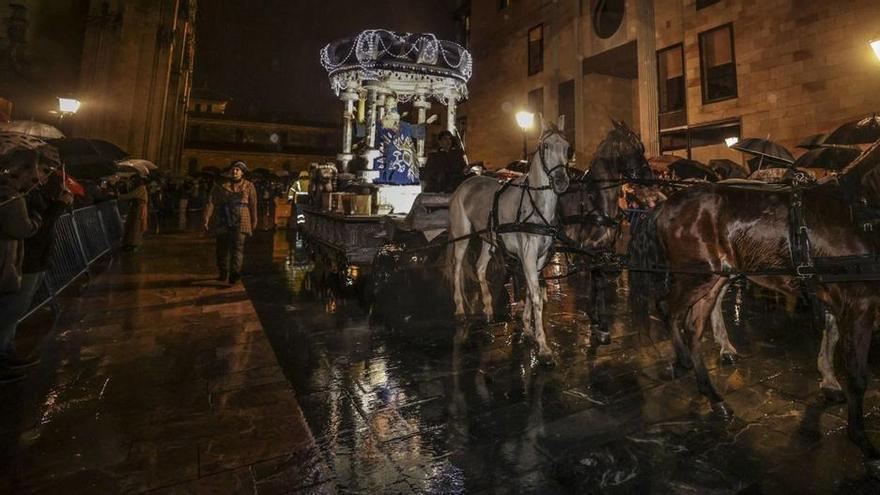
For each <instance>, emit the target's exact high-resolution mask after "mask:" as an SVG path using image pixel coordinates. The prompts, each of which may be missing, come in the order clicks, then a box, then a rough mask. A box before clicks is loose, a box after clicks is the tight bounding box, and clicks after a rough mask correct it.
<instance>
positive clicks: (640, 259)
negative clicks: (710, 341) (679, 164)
mask: <svg viewBox="0 0 880 495" xmlns="http://www.w3.org/2000/svg"><path fill="white" fill-rule="evenodd" d="M878 165H880V142H878V143H875V144H874V145H873V146H872V147H871V148H869V149H868V150H867V151H865V153H863V154H862V155H861V156H860V157H859V158H858V159H857V160H856V161H855V162H853V163H852V164H851V165H850V166H848V167H847V168H846V169H844V170H843V171H842V173H841V175H840V176H839V177H838V178H830V179H829V180H825V181H824V182H821V183H820V184H819V185H817V186H814V187H810V188H807V189H804V190H803V193H802V198H803V209H802V211H803V215H804V223H805V225H806V228H807V232H808V237H809V241H810V244H811V246H812V249H811V254H812V256H813V257H817V258H818V257H839V256H851V255H876V254H877V253H878V248H880V236H878V234H877V233H874V232H873V231H871V230H870V229H865V228H863V227H862V225H861V224H860V222H859V223H856V222H854V221H853V217H854V215H853V212H854V211H858V205H859V204H868V205H869V206H874V207H877V206H878V205H880V202H878V198H880V188H878V180H877V175H878V172H877V170H878ZM790 204H791V192H790V191H788V190H777V191H769V192H768V191H761V190H756V189H752V188H747V187H735V186H730V185H713V184H705V185H698V186H694V187H691V188H688V189H685V190H682V191H680V192H679V193H676V194H674V195H673V196H672V197H670V198H669V200H667V201H666V202H665V203H664V204H662V205H660V206H659V207H658V208H656V209H655V210H654V212H652V214H651V216H650V217H649V219H648V220H647V221H646V222H644V223H643V224H642V225H643V228H642V229H640V230H639V231H637V232H636V233H635V234H634V236H633V239H632V241H631V243H630V262H631V263H632V264H633V268H636V269H638V268H643V269H644V268H657V267H664V268H668V270H669V271H670V272H671V273H670V276H669V278H668V279H666V278H665V276H664V275H662V274H659V276H658V274H657V273H649V272H644V271H642V272H639V271H636V270H634V271H631V272H630V293H631V298H632V301H631V303H632V304H631V307H632V309H633V311H634V313H635V316H636V317H637V320H640V321H641V324H642V325H647V324H649V323H648V316H649V314H648V311H647V309H654V310H658V309H660V310H661V311H659V313H660V316H661V317H662V318H663V319H664V320H665V321H666V324H667V326H668V328H669V329H670V331H671V332H672V337H673V342H674V344H675V349H676V354H677V357H678V359H679V363H681V364H684V365H691V364H692V366H693V369H694V372H695V374H696V377H697V382H698V387H699V390H700V393H701V394H702V395H704V396H705V397H707V398H708V399H709V400H710V401H711V403H712V406H713V409H714V410H715V411H717V412H718V413H720V414H722V415H725V416H727V415H730V414H731V411H730V410H729V409H728V407H727V406H726V404H725V402H724V399H723V398H722V397H721V396H720V395H719V394H718V392H717V391H716V390H715V387H714V386H713V385H712V381H711V380H710V378H709V373H708V372H707V370H706V365H705V363H704V362H703V358H702V354H701V352H700V341H701V337H702V336H703V333H704V332H705V331H706V330H707V329H711V315H712V310H713V308H714V307H715V304H716V299H717V298H718V297H719V294H720V293H721V292H722V290H723V288H724V287H725V285H726V284H727V282H728V277H726V276H722V275H720V274H717V272H724V271H739V272H756V271H760V270H766V269H768V268H769V269H773V268H777V269H779V268H788V267H792V264H793V262H792V242H791V239H790V234H789V230H790V214H791V212H790ZM695 269H696V270H704V271H705V272H707V274H705V275H696V274H693V273H682V271H685V270H695ZM676 270H678V271H679V273H675V271H676ZM708 272H715V273H711V274H710V273H708ZM777 273H778V272H777ZM748 278H749V280H751V281H752V282H754V283H755V284H758V285H760V286H763V287H765V288H768V289H771V290H774V291H777V292H780V293H783V294H785V295H788V296H792V297H796V296H797V295H798V294H800V293H801V291H802V287H803V284H802V281H801V280H799V279H798V278H797V277H792V276H749V277H748ZM661 282H662V283H661ZM815 290H816V296H817V299H818V301H820V302H821V305H822V306H823V307H824V311H825V314H826V315H828V316H827V321H828V325H827V327H826V329H829V332H830V331H831V330H833V331H835V333H836V332H837V331H839V334H840V339H841V344H842V353H843V362H844V363H845V376H846V378H847V379H846V386H845V389H844V391H845V394H846V400H847V403H848V424H847V432H848V434H849V437H850V439H851V440H852V441H853V442H854V443H855V444H856V445H858V446H859V448H860V449H861V450H862V452H863V454H864V456H865V467H866V470H867V472H868V473H869V474H870V475H872V476H875V477H880V451H878V450H877V448H876V447H874V445H873V444H872V443H871V442H870V440H869V439H868V437H867V435H866V434H865V425H864V415H863V398H864V394H865V388H866V386H867V372H868V350H869V347H870V343H871V335H872V332H873V330H874V328H875V327H876V326H877V324H878V322H880V281H872V282H838V283H824V284H817V285H816V286H815ZM807 330H808V329H804V331H807ZM825 346H828V348H830V349H833V346H834V342H833V340H832V338H826V339H823V347H825ZM821 364H822V363H821V356H820V367H821ZM827 364H829V365H830V364H831V361H829V362H828V363H827ZM823 374H824V373H823ZM824 378H825V377H823V386H824V385H825V379H824ZM832 378H833V377H832Z"/></svg>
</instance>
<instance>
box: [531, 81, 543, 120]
mask: <svg viewBox="0 0 880 495" xmlns="http://www.w3.org/2000/svg"><path fill="white" fill-rule="evenodd" d="M528 105H529V111H530V112H532V113H533V114H535V117H536V118H537V116H538V114H539V113H544V88H538V89H533V90H531V91H529V102H528Z"/></svg>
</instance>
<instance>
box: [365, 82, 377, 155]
mask: <svg viewBox="0 0 880 495" xmlns="http://www.w3.org/2000/svg"><path fill="white" fill-rule="evenodd" d="M366 121H367V122H366V125H367V145H368V146H369V147H370V148H375V147H376V122H377V119H376V88H367V118H366Z"/></svg>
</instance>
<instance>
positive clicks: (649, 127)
mask: <svg viewBox="0 0 880 495" xmlns="http://www.w3.org/2000/svg"><path fill="white" fill-rule="evenodd" d="M635 4H636V30H637V33H638V34H637V36H636V41H637V43H638V60H639V62H638V63H639V127H640V129H641V134H642V141H643V142H644V143H645V154H647V155H648V156H657V155H659V154H660V131H659V122H658V118H659V114H658V112H659V110H658V108H659V104H658V102H657V45H656V40H655V38H654V2H653V0H636V2H635Z"/></svg>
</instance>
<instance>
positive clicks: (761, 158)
mask: <svg viewBox="0 0 880 495" xmlns="http://www.w3.org/2000/svg"><path fill="white" fill-rule="evenodd" d="M731 149H735V150H737V151H742V152H743V153H747V154H749V155H753V156H756V157H758V166H757V168H759V169H760V168H763V167H764V166H765V165H766V163H767V162H768V161H771V162H781V163H787V164H789V165H790V164H792V163H794V156H792V154H791V152H790V151H788V149H786V148H785V146H782V145H781V144H779V143H775V142H773V141H770V140H769V139H761V138H745V139H741V140H739V142H737V143H736V144H734V145H733V146H731ZM749 163H750V164H751V160H750V161H749Z"/></svg>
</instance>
